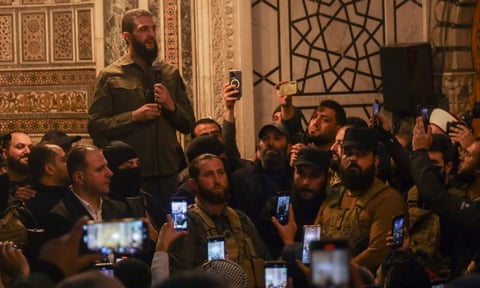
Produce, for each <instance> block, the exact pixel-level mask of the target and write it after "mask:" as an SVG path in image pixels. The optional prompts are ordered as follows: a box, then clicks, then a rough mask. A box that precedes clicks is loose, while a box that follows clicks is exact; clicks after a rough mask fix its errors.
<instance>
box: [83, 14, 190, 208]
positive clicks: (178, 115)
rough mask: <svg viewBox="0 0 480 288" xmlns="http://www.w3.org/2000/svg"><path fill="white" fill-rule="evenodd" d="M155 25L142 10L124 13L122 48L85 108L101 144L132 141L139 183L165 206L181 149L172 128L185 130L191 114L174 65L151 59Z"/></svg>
mask: <svg viewBox="0 0 480 288" xmlns="http://www.w3.org/2000/svg"><path fill="white" fill-rule="evenodd" d="M155 28H156V25H155V22H154V20H153V16H152V14H151V13H150V12H149V11H147V10H144V9H132V10H128V11H127V12H126V13H125V14H124V16H123V19H122V36H123V39H124V40H125V42H126V43H127V45H128V47H127V53H126V54H125V55H124V56H123V57H121V58H120V59H118V60H117V61H115V62H114V63H113V64H111V65H109V66H108V67H106V68H105V69H104V70H103V71H102V72H100V74H99V75H98V78H97V82H96V85H95V90H94V99H93V102H92V105H91V106H90V108H89V111H88V116H89V133H90V135H91V137H92V138H93V140H94V142H95V144H96V145H97V146H100V147H103V146H105V145H106V144H107V143H108V142H110V141H113V140H118V141H123V142H125V143H127V144H129V145H130V146H132V147H133V148H134V150H135V151H136V152H137V153H138V157H139V159H140V162H141V163H142V165H141V167H140V169H141V177H142V181H141V185H142V188H143V189H144V190H145V191H147V192H149V193H150V194H152V195H154V196H155V198H157V200H158V201H159V202H160V203H162V204H163V206H164V208H165V209H167V207H168V200H169V199H170V197H171V196H172V194H173V192H174V191H175V189H176V188H177V186H178V185H177V184H178V183H177V174H178V172H179V162H180V161H179V159H181V157H180V155H178V154H179V153H178V151H181V149H180V144H179V143H178V141H177V137H176V132H177V130H178V131H180V132H181V133H184V134H187V133H190V132H191V131H192V128H193V124H194V122H195V119H194V115H193V109H192V106H191V103H190V101H189V99H188V97H187V95H186V92H185V85H184V83H183V81H182V78H181V76H180V74H179V71H178V69H177V68H175V67H174V66H172V65H169V64H166V63H165V62H163V61H162V60H155V59H156V58H157V54H158V47H157V40H156V31H155ZM182 157H183V156H182Z"/></svg>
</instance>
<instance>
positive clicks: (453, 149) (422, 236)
mask: <svg viewBox="0 0 480 288" xmlns="http://www.w3.org/2000/svg"><path fill="white" fill-rule="evenodd" d="M122 31H123V33H122V36H123V38H124V40H125V42H126V43H127V47H128V50H127V53H126V54H125V55H124V56H123V57H122V58H120V59H119V60H117V61H116V62H114V63H113V64H111V65H110V66H108V67H106V68H105V69H104V70H103V71H102V72H101V73H100V74H99V76H98V79H97V83H96V86H95V91H94V99H93V102H92V104H91V106H90V109H89V113H88V115H89V127H88V128H89V129H88V130H89V133H90V135H91V138H92V139H93V142H94V144H95V145H92V144H83V143H82V144H80V143H79V140H80V137H78V136H68V135H67V134H65V133H63V132H62V131H50V132H48V133H46V134H45V136H44V137H43V138H42V140H41V142H40V143H38V144H36V145H34V144H33V143H32V140H31V138H30V136H29V135H28V134H27V133H25V132H22V131H1V132H2V133H3V134H2V135H1V148H2V158H1V159H2V162H1V163H0V164H1V165H0V166H1V167H0V185H1V187H0V211H1V213H2V214H1V218H0V220H1V221H0V241H1V242H0V272H1V273H0V277H1V281H0V287H53V286H54V285H58V287H73V286H69V285H75V283H76V285H79V286H75V287H84V286H87V285H91V286H92V287H123V286H125V287H150V286H154V287H264V285H265V284H264V281H265V280H264V279H265V278H264V277H263V276H264V263H265V261H269V260H283V261H285V263H286V264H287V267H288V278H289V280H288V285H289V287H308V286H309V285H314V286H315V283H313V284H312V283H311V279H312V278H311V273H312V272H311V271H310V269H309V267H308V266H307V265H305V264H304V263H302V261H301V260H302V257H301V252H302V251H303V250H306V251H308V250H309V249H303V248H304V247H302V243H303V240H304V234H303V232H304V231H303V227H304V226H306V225H307V226H308V225H320V229H321V239H322V240H336V239H343V240H348V247H349V253H350V254H349V255H350V259H351V267H350V274H351V275H352V277H351V278H350V281H351V285H352V287H364V286H368V285H370V287H373V286H372V285H378V287H429V285H430V284H431V283H434V282H435V281H437V282H438V281H448V280H451V279H455V278H459V277H461V276H462V275H463V274H465V272H466V271H467V272H469V273H474V272H476V271H477V270H478V267H480V266H479V265H478V261H477V259H478V258H479V255H480V244H479V243H480V205H479V203H480V139H476V138H474V137H473V135H472V132H471V130H470V129H469V127H467V126H466V125H463V124H459V125H457V126H456V127H453V128H452V129H451V130H449V131H442V130H441V129H438V128H439V127H435V131H436V134H432V127H424V122H423V121H422V119H421V118H419V119H417V120H416V123H415V126H414V128H413V131H401V133H399V134H398V137H396V135H393V134H392V132H391V126H390V123H389V121H388V120H387V119H386V117H384V116H383V115H381V114H380V115H378V119H377V121H373V119H370V121H369V123H367V122H365V121H363V120H361V119H360V120H359V119H358V118H356V117H347V115H346V113H345V110H344V109H343V107H342V106H341V105H340V104H339V103H337V102H336V101H333V100H323V101H321V102H320V104H319V106H318V107H317V108H316V109H315V110H314V112H313V114H312V116H311V118H310V119H309V121H308V123H307V124H306V129H303V126H302V125H303V124H302V119H304V116H303V114H302V113H301V111H300V110H299V109H298V108H296V107H295V106H294V105H293V103H292V98H291V96H286V95H280V90H279V89H278V86H277V87H275V88H276V92H277V96H278V101H279V104H280V105H279V108H278V109H276V110H275V112H274V114H273V116H272V122H271V123H266V124H265V125H263V126H262V127H261V129H260V130H259V131H258V134H257V136H258V138H257V139H256V141H255V143H252V144H255V145H256V147H257V154H256V159H253V161H250V160H247V159H243V158H242V157H241V155H240V153H239V150H238V148H237V145H236V132H235V115H234V106H235V103H236V101H239V98H238V97H235V94H236V93H238V90H236V89H235V86H233V85H230V84H225V86H224V91H223V96H224V100H225V114H224V122H223V123H222V124H220V123H217V122H216V121H215V120H213V119H209V118H204V119H199V120H196V121H195V117H194V114H193V109H192V106H191V104H190V101H189V99H188V97H187V94H186V91H185V87H184V83H183V81H182V79H181V77H180V74H179V72H178V70H177V69H176V68H175V67H173V66H171V65H169V64H166V63H165V62H163V61H161V60H157V54H158V48H157V41H156V36H155V35H156V34H155V24H154V21H153V17H152V15H151V14H150V12H148V11H146V10H143V9H133V10H129V11H128V12H127V13H126V14H125V15H124V17H123V21H122ZM373 123H376V125H373ZM440 128H441V127H440ZM177 132H181V133H184V134H191V136H192V141H191V142H190V143H189V144H188V146H187V147H186V150H185V153H184V151H183V149H182V147H181V146H180V144H179V143H178V142H177V137H176V133H177ZM405 135H407V137H406V138H407V139H408V140H407V141H404V140H405V137H404V136H405ZM401 142H402V143H403V144H404V145H403V146H402V144H401ZM410 143H411V145H408V144H410ZM407 146H410V147H411V149H410V148H408V147H407ZM382 163H383V164H382ZM279 192H282V193H283V194H282V195H289V196H290V198H289V205H288V217H286V221H285V222H283V221H279V220H280V219H277V198H278V195H279ZM180 198H181V199H185V201H186V202H187V203H188V212H187V214H186V215H185V217H183V216H182V215H183V214H182V213H181V211H182V209H179V210H178V211H171V208H170V207H171V206H170V203H171V200H172V199H180ZM285 208H286V205H283V207H282V211H283V212H285ZM172 212H173V214H175V215H174V216H175V217H174V218H175V221H172V216H171V214H172ZM177 214H179V215H177ZM402 215H403V216H404V217H405V219H406V221H405V222H406V223H407V225H406V227H405V229H404V236H403V241H402V244H401V245H400V246H399V247H394V246H395V245H394V244H393V240H392V231H391V230H392V219H393V218H395V217H397V216H402ZM124 218H135V219H144V221H145V225H146V227H147V229H146V230H147V232H146V233H147V234H146V239H145V243H144V244H145V245H144V249H143V250H142V251H140V252H139V253H138V254H135V255H128V257H124V256H125V255H120V254H118V253H112V254H110V255H101V254H98V253H92V251H88V248H87V247H86V246H85V245H84V243H83V239H84V237H83V236H82V235H83V226H84V225H85V224H86V223H87V221H88V220H91V221H94V222H108V221H112V220H116V219H124ZM178 219H181V221H180V220H178ZM282 220H283V219H282ZM179 222H181V224H182V226H185V225H186V227H187V228H186V229H175V225H176V224H178V223H179ZM218 236H222V237H223V239H224V242H225V244H224V245H225V250H226V251H225V258H226V259H215V260H210V261H208V255H207V254H208V253H207V238H211V237H218ZM137 240H139V239H135V241H137ZM123 258H127V259H126V260H121V259H123ZM119 259H120V260H121V261H119V262H118V263H116V262H117V260H119ZM100 264H102V265H100ZM103 264H110V265H113V267H114V268H113V271H114V272H113V273H114V275H115V277H114V278H111V277H110V278H109V277H106V276H103V274H98V273H93V272H92V271H91V270H92V269H91V268H92V267H95V266H97V267H104V266H105V265H103ZM377 270H378V274H377ZM194 271H202V273H195V272H194ZM313 273H315V271H313ZM376 274H377V277H374V275H376ZM471 277H472V278H471V279H475V277H474V276H471ZM375 278H376V279H375ZM468 280H470V279H468ZM460 281H464V279H461V280H460ZM477 281H478V280H477ZM17 285H18V286H17ZM96 285H99V286H96ZM101 285H104V286H101ZM122 285H123V286H122ZM181 285H183V286H181ZM189 285H190V286H189ZM202 285H204V286H202ZM453 285H454V283H453ZM335 287H336V286H335ZM339 287H340V286H339ZM452 287H455V286H452ZM458 287H461V286H458Z"/></svg>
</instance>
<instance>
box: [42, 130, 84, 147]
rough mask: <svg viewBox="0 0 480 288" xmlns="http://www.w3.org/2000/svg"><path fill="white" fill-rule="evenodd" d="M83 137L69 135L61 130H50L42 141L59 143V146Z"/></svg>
mask: <svg viewBox="0 0 480 288" xmlns="http://www.w3.org/2000/svg"><path fill="white" fill-rule="evenodd" d="M80 139H82V137H81V136H78V135H77V136H68V135H67V134H66V133H65V132H63V131H59V130H52V131H48V132H47V133H45V135H43V137H42V140H41V141H40V142H45V143H50V144H57V145H58V146H64V145H67V144H72V143H74V142H77V141H79V140H80Z"/></svg>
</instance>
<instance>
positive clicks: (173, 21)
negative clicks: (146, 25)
mask: <svg viewBox="0 0 480 288" xmlns="http://www.w3.org/2000/svg"><path fill="white" fill-rule="evenodd" d="M177 10H178V7H177V0H165V1H164V23H165V32H164V37H165V38H164V39H165V42H164V43H165V61H166V62H167V63H169V64H172V65H175V66H178V46H179V45H178V20H177V17H178V13H177Z"/></svg>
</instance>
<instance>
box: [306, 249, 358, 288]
mask: <svg viewBox="0 0 480 288" xmlns="http://www.w3.org/2000/svg"><path fill="white" fill-rule="evenodd" d="M310 250H311V252H312V264H311V267H312V270H311V271H312V284H313V287H316V288H327V287H328V288H344V287H345V288H347V287H350V268H349V265H350V257H349V252H348V242H347V240H319V241H312V242H311V243H310Z"/></svg>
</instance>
